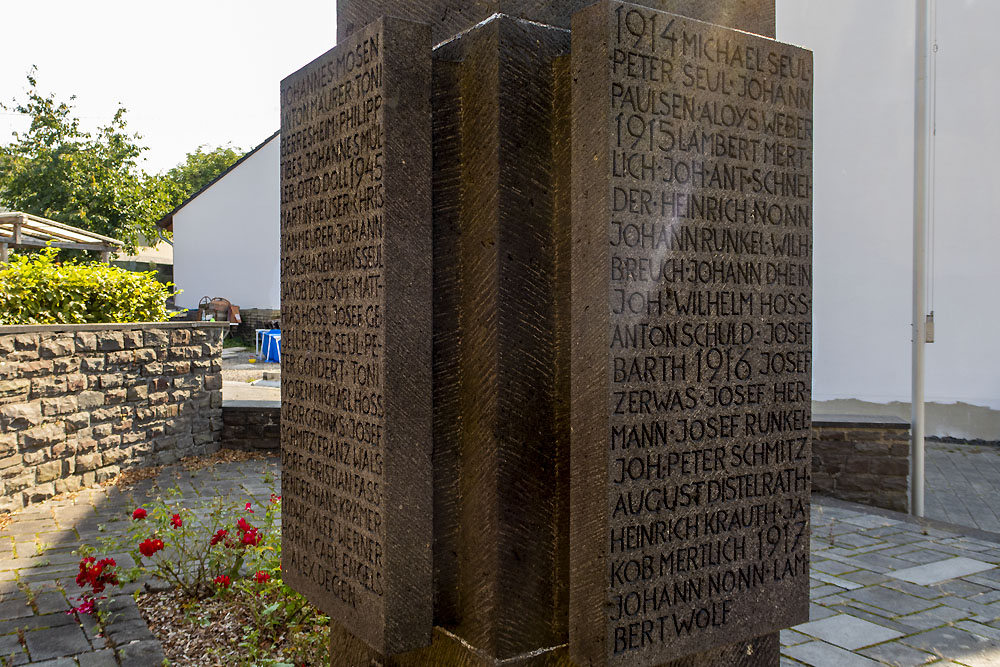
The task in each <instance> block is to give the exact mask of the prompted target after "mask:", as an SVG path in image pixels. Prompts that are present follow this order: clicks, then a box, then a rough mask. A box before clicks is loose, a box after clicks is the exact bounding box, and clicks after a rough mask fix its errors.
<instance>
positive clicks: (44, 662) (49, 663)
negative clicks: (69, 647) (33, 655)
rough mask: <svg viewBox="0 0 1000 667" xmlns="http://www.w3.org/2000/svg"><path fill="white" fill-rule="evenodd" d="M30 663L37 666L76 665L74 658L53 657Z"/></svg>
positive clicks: (58, 666) (66, 666)
mask: <svg viewBox="0 0 1000 667" xmlns="http://www.w3.org/2000/svg"><path fill="white" fill-rule="evenodd" d="M31 664H32V665H37V667H77V664H76V660H74V659H73V658H55V659H53V660H42V661H41V662H35V661H32V662H31Z"/></svg>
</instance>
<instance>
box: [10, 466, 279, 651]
mask: <svg viewBox="0 0 1000 667" xmlns="http://www.w3.org/2000/svg"><path fill="white" fill-rule="evenodd" d="M277 479H278V462H277V458H273V459H268V460H266V461H249V462H241V463H221V464H216V465H215V466H213V467H212V468H206V469H202V470H198V471H193V472H189V471H186V470H184V469H183V468H181V467H179V466H171V467H169V468H166V469H164V471H163V472H162V473H161V474H160V475H159V477H157V478H156V479H154V480H147V481H144V482H140V483H138V484H136V485H135V486H133V487H131V488H128V489H126V490H124V491H119V490H118V489H116V488H113V487H110V488H107V489H90V490H86V491H82V492H80V493H78V494H76V495H75V497H73V498H66V499H53V500H50V501H47V502H45V503H42V504H39V505H36V506H33V507H30V508H28V509H26V510H24V511H22V512H19V513H18V514H16V515H15V516H14V518H13V521H12V522H11V523H10V525H9V526H7V528H5V529H4V530H2V531H0V665H3V666H4V667H6V666H7V665H22V664H32V665H39V666H41V665H44V666H45V667H113V666H119V665H121V666H122V667H152V666H158V665H161V664H162V662H163V659H164V657H163V652H162V651H161V649H160V644H159V642H158V641H156V640H155V639H154V638H153V635H152V634H151V633H150V632H149V629H148V628H147V627H146V624H145V622H144V621H143V620H142V618H141V616H140V615H139V610H138V608H137V607H136V604H135V600H134V599H133V598H132V596H131V593H132V592H133V591H134V590H135V588H136V586H135V585H133V586H131V587H125V589H124V591H123V592H122V593H121V594H116V595H115V596H114V599H113V601H112V602H111V603H110V605H109V611H110V622H109V623H108V625H107V626H106V627H105V628H104V630H105V631H104V632H103V633H101V628H99V627H98V626H97V623H96V621H95V619H94V618H93V617H91V616H88V615H85V614H83V615H81V614H68V613H67V611H69V609H70V607H71V606H73V605H75V604H77V600H76V597H77V596H78V595H79V593H80V592H81V589H80V588H79V587H78V586H77V585H76V582H75V578H76V575H77V572H79V565H78V564H79V562H80V557H79V556H77V555H75V554H73V553H72V552H73V550H74V549H76V548H78V547H79V545H80V544H82V543H86V544H90V545H92V546H97V544H98V539H99V538H100V537H102V536H105V535H109V534H113V533H115V532H116V531H118V532H121V531H120V529H119V527H120V526H123V525H126V522H127V521H129V516H130V514H131V512H132V509H133V508H135V507H136V505H138V504H141V503H143V502H146V501H148V500H151V499H153V498H154V497H155V496H156V495H157V494H158V493H161V492H162V491H165V490H166V489H168V488H170V487H172V486H177V488H179V489H180V490H181V491H182V492H183V501H182V502H183V503H184V504H185V506H188V507H195V506H197V504H198V502H199V501H200V500H209V499H210V498H212V497H214V496H217V495H225V494H230V495H232V496H233V497H234V499H235V500H236V501H238V502H245V501H246V500H248V499H250V498H253V499H255V500H257V501H260V502H266V501H267V499H268V497H269V495H270V493H271V492H272V491H273V490H277V484H278V481H277ZM102 555H111V556H113V557H114V558H115V559H116V560H117V561H118V563H119V565H121V566H123V567H128V566H130V565H131V564H132V561H131V559H130V557H129V556H127V555H124V554H102Z"/></svg>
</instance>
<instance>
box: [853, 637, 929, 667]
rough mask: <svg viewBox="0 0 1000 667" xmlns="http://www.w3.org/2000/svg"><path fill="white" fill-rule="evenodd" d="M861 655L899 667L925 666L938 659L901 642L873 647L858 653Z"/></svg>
mask: <svg viewBox="0 0 1000 667" xmlns="http://www.w3.org/2000/svg"><path fill="white" fill-rule="evenodd" d="M858 652H859V653H860V654H861V655H864V656H868V657H869V658H872V659H874V660H878V661H880V662H882V663H884V664H887V665H898V667H909V666H910V665H925V664H927V663H929V662H933V661H934V660H937V659H938V656H936V655H934V654H933V653H927V652H926V651H920V650H918V649H915V648H911V647H909V646H907V645H906V644H901V643H900V642H886V643H885V644H879V645H878V646H872V647H871V648H866V649H862V650H860V651H858Z"/></svg>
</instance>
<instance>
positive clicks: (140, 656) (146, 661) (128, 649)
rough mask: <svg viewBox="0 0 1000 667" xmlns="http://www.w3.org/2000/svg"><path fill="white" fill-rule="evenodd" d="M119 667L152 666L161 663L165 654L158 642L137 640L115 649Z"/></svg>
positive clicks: (164, 658)
mask: <svg viewBox="0 0 1000 667" xmlns="http://www.w3.org/2000/svg"><path fill="white" fill-rule="evenodd" d="M117 652H118V659H119V661H120V664H121V667H153V666H155V665H161V664H163V661H164V660H166V656H164V655H163V649H162V648H160V642H158V641H155V640H152V641H138V642H133V643H131V644H126V645H125V646H120V647H118V649H117Z"/></svg>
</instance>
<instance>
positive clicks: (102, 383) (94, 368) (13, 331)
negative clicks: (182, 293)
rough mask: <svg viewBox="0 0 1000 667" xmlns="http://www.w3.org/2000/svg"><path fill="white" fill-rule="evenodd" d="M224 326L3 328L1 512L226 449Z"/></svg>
mask: <svg viewBox="0 0 1000 667" xmlns="http://www.w3.org/2000/svg"><path fill="white" fill-rule="evenodd" d="M225 326H226V325H225V324H217V323H213V322H204V323H203V322H163V323H151V324H129V325H62V326H55V325H53V326H50V325H42V326H27V327H10V326H7V327H0V494H2V496H0V511H4V510H13V509H17V508H20V507H23V506H24V505H27V504H29V503H32V502H37V501H40V500H44V499H45V498H48V497H50V496H53V495H55V494H58V493H65V492H70V491H76V490H78V489H80V488H81V487H84V486H91V485H93V484H95V483H99V482H102V481H104V480H106V479H109V478H111V477H113V476H115V475H117V474H118V473H119V472H121V471H122V470H123V469H125V468H128V467H133V466H146V465H157V464H165V463H172V462H174V461H177V460H178V459H180V458H181V457H184V456H188V455H192V454H206V453H209V452H211V451H214V450H216V449H218V447H219V440H220V437H221V432H222V360H221V359H222V330H223V328H224V327H225Z"/></svg>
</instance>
